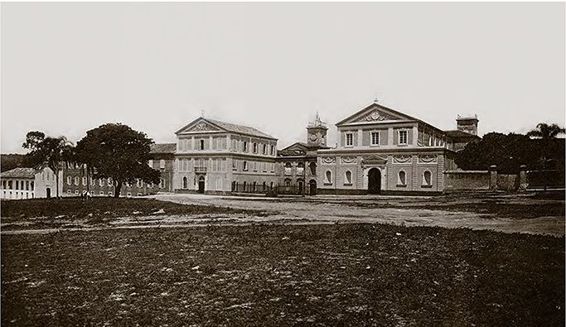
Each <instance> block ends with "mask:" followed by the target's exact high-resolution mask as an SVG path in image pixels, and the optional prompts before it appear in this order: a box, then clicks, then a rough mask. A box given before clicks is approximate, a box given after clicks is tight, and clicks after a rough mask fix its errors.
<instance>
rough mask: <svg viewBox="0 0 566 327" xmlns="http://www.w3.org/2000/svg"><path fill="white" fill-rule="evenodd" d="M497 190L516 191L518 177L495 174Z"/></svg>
mask: <svg viewBox="0 0 566 327" xmlns="http://www.w3.org/2000/svg"><path fill="white" fill-rule="evenodd" d="M497 189H498V190H502V191H508V192H511V191H516V190H518V189H519V176H518V175H502V174H497Z"/></svg>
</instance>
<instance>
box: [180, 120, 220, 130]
mask: <svg viewBox="0 0 566 327" xmlns="http://www.w3.org/2000/svg"><path fill="white" fill-rule="evenodd" d="M203 131H218V128H216V127H214V126H212V125H210V124H207V123H205V122H203V121H201V122H199V123H198V124H196V125H195V126H193V127H192V128H190V129H189V130H188V131H187V132H203Z"/></svg>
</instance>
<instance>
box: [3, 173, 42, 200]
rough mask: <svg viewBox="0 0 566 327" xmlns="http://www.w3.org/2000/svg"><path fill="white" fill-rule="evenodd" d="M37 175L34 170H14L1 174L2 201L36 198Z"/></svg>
mask: <svg viewBox="0 0 566 327" xmlns="http://www.w3.org/2000/svg"><path fill="white" fill-rule="evenodd" d="M35 175H36V170H35V169H33V168H14V169H12V170H8V171H5V172H3V173H2V174H0V179H1V180H2V184H1V185H0V187H1V192H0V196H1V198H2V199H33V198H34V197H35V192H34V190H35Z"/></svg>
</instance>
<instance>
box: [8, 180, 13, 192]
mask: <svg viewBox="0 0 566 327" xmlns="http://www.w3.org/2000/svg"><path fill="white" fill-rule="evenodd" d="M8 188H9V189H10V190H11V189H12V181H8Z"/></svg>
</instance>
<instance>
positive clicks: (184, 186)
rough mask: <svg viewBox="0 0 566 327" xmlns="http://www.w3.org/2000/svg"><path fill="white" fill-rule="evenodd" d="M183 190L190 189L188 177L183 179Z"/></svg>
mask: <svg viewBox="0 0 566 327" xmlns="http://www.w3.org/2000/svg"><path fill="white" fill-rule="evenodd" d="M183 188H184V189H187V188H189V182H188V180H187V176H185V177H183Z"/></svg>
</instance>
